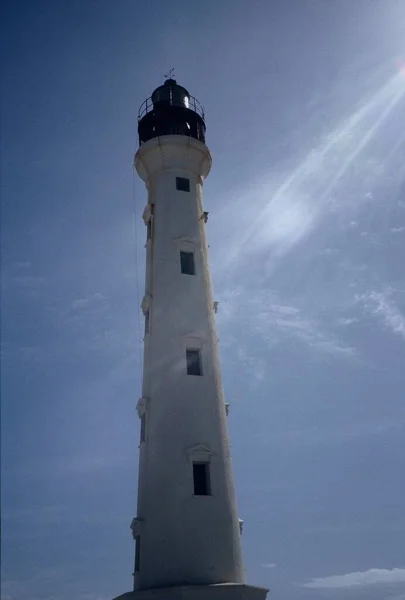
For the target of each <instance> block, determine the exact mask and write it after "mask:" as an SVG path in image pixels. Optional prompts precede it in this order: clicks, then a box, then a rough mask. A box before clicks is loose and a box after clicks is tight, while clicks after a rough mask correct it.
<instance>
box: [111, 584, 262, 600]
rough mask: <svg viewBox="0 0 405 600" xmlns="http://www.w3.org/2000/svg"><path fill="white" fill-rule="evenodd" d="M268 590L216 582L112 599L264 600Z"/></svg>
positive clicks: (142, 591) (166, 588) (129, 594)
mask: <svg viewBox="0 0 405 600" xmlns="http://www.w3.org/2000/svg"><path fill="white" fill-rule="evenodd" d="M268 591H269V590H268V589H267V588H262V587H256V586H253V585H246V584H243V583H218V584H215V585H184V586H178V587H165V588H154V589H150V590H137V591H134V592H127V593H125V594H121V596H116V597H115V598H114V599H113V600H265V598H266V596H267V592H268Z"/></svg>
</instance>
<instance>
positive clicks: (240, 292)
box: [219, 287, 356, 357]
mask: <svg viewBox="0 0 405 600" xmlns="http://www.w3.org/2000/svg"><path fill="white" fill-rule="evenodd" d="M219 299H220V300H221V305H220V306H221V309H220V314H219V323H220V324H221V325H224V326H227V325H228V324H229V325H230V326H232V327H233V326H234V325H236V324H238V329H240V327H243V326H247V327H248V328H249V333H250V336H251V335H253V336H255V337H256V338H258V339H260V340H261V341H262V342H264V343H266V344H267V345H268V346H271V347H273V346H274V345H276V344H277V343H280V342H282V341H284V340H286V339H290V340H291V339H292V340H295V341H298V342H301V343H302V344H305V345H306V346H308V347H310V348H311V349H312V350H314V351H317V352H320V353H323V354H327V355H332V356H335V357H353V356H355V355H356V350H355V348H354V347H353V346H350V345H347V344H345V343H344V342H343V341H341V340H340V339H338V338H337V337H336V335H334V334H333V333H331V332H329V331H328V330H327V329H326V328H325V326H324V325H323V324H322V323H321V321H320V320H319V319H317V318H316V317H314V316H311V315H308V314H306V313H305V311H304V309H302V308H300V307H298V306H293V305H291V304H283V303H282V302H280V301H279V299H278V298H277V297H276V295H275V294H271V293H269V292H267V291H266V290H256V291H253V290H250V291H247V290H244V289H243V288H241V287H239V288H233V289H231V290H229V291H228V290H225V291H224V292H223V293H222V294H220V295H219Z"/></svg>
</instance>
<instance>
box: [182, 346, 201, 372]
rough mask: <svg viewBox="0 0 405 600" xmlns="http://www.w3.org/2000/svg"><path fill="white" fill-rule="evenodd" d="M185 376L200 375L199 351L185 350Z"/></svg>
mask: <svg viewBox="0 0 405 600" xmlns="http://www.w3.org/2000/svg"><path fill="white" fill-rule="evenodd" d="M186 359H187V375H202V369H201V353H200V351H199V350H186Z"/></svg>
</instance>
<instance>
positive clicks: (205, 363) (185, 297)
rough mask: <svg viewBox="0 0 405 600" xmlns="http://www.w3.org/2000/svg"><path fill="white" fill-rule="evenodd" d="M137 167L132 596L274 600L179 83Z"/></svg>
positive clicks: (159, 109) (199, 119)
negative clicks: (140, 262) (248, 497)
mask: <svg viewBox="0 0 405 600" xmlns="http://www.w3.org/2000/svg"><path fill="white" fill-rule="evenodd" d="M138 132H139V142H140V147H139V149H138V151H137V153H136V155H135V168H136V170H137V172H138V174H139V176H140V177H141V178H142V179H143V181H144V182H145V184H146V187H147V190H148V202H147V205H146V208H145V211H144V215H143V216H144V221H145V225H146V227H147V244H146V282H145V295H144V298H143V301H142V309H143V312H144V315H145V342H144V371H143V384H142V397H141V398H140V400H139V401H138V406H137V409H138V414H139V417H140V419H141V440H140V457H139V481H138V507H137V516H136V518H135V519H133V521H132V524H131V528H132V532H133V536H134V539H135V546H136V550H135V569H134V591H133V592H128V593H127V594H124V595H123V596H119V598H122V599H124V598H127V599H128V600H129V598H133V599H135V598H138V599H140V598H145V599H146V598H151V600H152V598H153V599H154V598H155V597H156V598H157V597H158V596H159V598H160V597H162V598H163V596H164V597H165V598H167V597H169V596H170V597H171V596H173V598H176V599H177V598H180V597H181V598H183V597H184V599H185V600H186V599H189V598H190V599H191V598H193V599H194V598H195V599H196V600H197V598H200V597H201V598H202V596H203V595H204V598H205V597H206V596H207V595H209V596H210V597H212V598H213V599H218V600H222V599H223V600H227V599H228V598H229V599H231V598H232V599H234V598H239V597H240V598H241V599H242V598H249V599H250V598H251V600H255V599H256V598H257V600H264V598H265V596H266V593H267V590H265V589H263V588H257V587H252V586H247V585H246V584H245V583H244V568H243V561H242V552H241V543H240V525H239V519H238V514H237V508H236V499H235V489H234V483H233V475H232V467H231V459H230V448H229V439H228V432H227V423H226V420H227V416H226V407H225V402H224V396H223V389H222V382H221V371H220V363H219V353H218V339H217V334H216V329H215V310H216V305H215V303H214V299H213V294H212V285H211V276H210V270H209V264H208V245H207V240H206V232H205V228H206V221H207V213H205V211H204V207H203V197H202V188H203V181H204V179H205V177H206V176H207V175H208V173H209V171H210V168H211V154H210V152H209V149H208V148H207V146H206V145H205V120H204V113H203V110H202V107H201V106H200V104H199V103H198V101H197V100H195V99H194V98H193V97H192V96H190V94H189V93H188V91H187V90H186V89H185V88H183V87H182V86H179V85H178V84H177V83H176V81H175V80H174V79H168V80H167V81H166V82H165V83H164V85H162V86H160V87H158V88H157V89H156V90H155V91H154V92H153V94H152V97H151V99H148V100H147V101H145V103H144V104H143V105H142V107H141V110H140V117H139V125H138Z"/></svg>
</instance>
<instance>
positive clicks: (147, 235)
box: [146, 219, 152, 240]
mask: <svg viewBox="0 0 405 600" xmlns="http://www.w3.org/2000/svg"><path fill="white" fill-rule="evenodd" d="M146 227H147V229H146V231H147V233H146V239H147V240H150V238H151V237H152V221H151V219H149V221H148V224H147V226H146Z"/></svg>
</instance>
